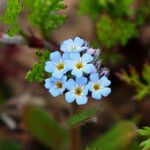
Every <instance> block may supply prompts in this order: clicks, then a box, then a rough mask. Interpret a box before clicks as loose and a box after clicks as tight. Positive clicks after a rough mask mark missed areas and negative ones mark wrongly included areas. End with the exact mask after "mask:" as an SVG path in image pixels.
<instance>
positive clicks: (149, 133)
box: [137, 127, 150, 136]
mask: <svg viewBox="0 0 150 150" xmlns="http://www.w3.org/2000/svg"><path fill="white" fill-rule="evenodd" d="M137 133H138V134H140V135H142V136H150V127H143V129H138V130H137Z"/></svg>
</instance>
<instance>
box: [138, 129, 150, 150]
mask: <svg viewBox="0 0 150 150" xmlns="http://www.w3.org/2000/svg"><path fill="white" fill-rule="evenodd" d="M137 133H138V134H139V135H140V136H145V137H146V140H144V141H143V142H141V144H140V147H141V149H142V150H149V149H150V127H143V129H138V130H137Z"/></svg>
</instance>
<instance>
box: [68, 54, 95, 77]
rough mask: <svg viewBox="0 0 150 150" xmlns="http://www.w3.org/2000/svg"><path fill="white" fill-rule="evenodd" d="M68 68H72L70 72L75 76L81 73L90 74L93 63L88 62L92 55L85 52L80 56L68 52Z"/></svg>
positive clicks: (80, 75) (79, 75)
mask: <svg viewBox="0 0 150 150" xmlns="http://www.w3.org/2000/svg"><path fill="white" fill-rule="evenodd" d="M70 59H71V60H72V63H70V69H71V70H72V72H71V74H72V75H74V76H75V77H77V78H80V77H82V76H83V73H86V74H90V73H91V72H92V71H93V70H94V69H95V67H94V65H93V64H92V63H90V62H91V61H92V60H93V57H92V56H91V55H90V54H88V53H85V54H83V55H82V57H80V54H79V53H70Z"/></svg>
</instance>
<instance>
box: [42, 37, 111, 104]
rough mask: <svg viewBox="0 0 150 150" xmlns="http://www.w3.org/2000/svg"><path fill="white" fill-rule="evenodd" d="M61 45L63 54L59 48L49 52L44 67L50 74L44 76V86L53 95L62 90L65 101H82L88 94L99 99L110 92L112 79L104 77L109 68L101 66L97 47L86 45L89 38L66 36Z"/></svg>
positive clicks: (84, 101)
mask: <svg viewBox="0 0 150 150" xmlns="http://www.w3.org/2000/svg"><path fill="white" fill-rule="evenodd" d="M60 49H61V50H62V53H63V54H62V55H61V53H60V52H59V51H55V52H52V53H51V54H50V60H49V61H47V62H46V63H45V71H46V72H48V73H49V76H51V77H50V78H48V79H46V80H45V88H47V89H48V90H49V92H50V94H51V95H52V96H54V97H56V96H58V95H61V94H63V93H64V95H65V99H66V101H67V102H68V103H72V102H73V101H76V103H77V104H78V105H83V104H86V103H87V101H88V95H90V96H92V98H94V99H97V100H99V99H101V97H102V96H104V97H105V96H108V95H109V94H110V92H111V89H110V88H109V87H108V86H109V85H110V83H111V82H110V81H109V80H108V79H107V77H106V76H107V75H108V72H109V71H108V70H107V69H106V68H101V60H100V59H99V54H100V50H99V49H93V48H91V47H89V44H88V42H87V41H84V40H83V39H81V38H79V37H76V38H75V39H68V40H65V41H64V42H63V43H62V44H61V46H60ZM67 79H68V80H67Z"/></svg>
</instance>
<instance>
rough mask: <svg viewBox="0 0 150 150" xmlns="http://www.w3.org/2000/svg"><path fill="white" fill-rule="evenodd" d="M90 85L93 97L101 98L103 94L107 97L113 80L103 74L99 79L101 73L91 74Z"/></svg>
mask: <svg viewBox="0 0 150 150" xmlns="http://www.w3.org/2000/svg"><path fill="white" fill-rule="evenodd" d="M90 80H91V81H89V84H88V87H89V90H90V91H91V92H92V98H94V99H97V100H99V99H101V97H102V96H104V97H106V96H108V95H109V94H110V92H111V89H110V88H109V87H108V86H109V85H110V84H111V82H110V80H108V79H107V78H106V76H103V77H101V78H100V79H99V74H98V73H95V74H91V75H90Z"/></svg>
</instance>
